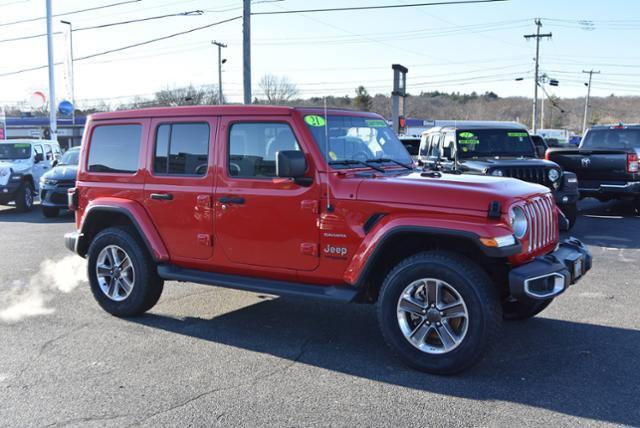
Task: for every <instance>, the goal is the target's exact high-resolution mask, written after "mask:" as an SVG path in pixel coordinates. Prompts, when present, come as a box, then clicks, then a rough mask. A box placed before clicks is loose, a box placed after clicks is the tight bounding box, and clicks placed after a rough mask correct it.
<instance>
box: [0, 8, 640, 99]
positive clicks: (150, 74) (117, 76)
mask: <svg viewBox="0 0 640 428" xmlns="http://www.w3.org/2000/svg"><path fill="white" fill-rule="evenodd" d="M122 1H125V0H53V7H54V13H58V14H59V13H65V12H70V11H76V10H80V9H86V8H90V7H94V6H101V5H108V4H113V3H119V2H122ZM416 2H418V0H405V1H395V2H394V1H393V0H375V1H366V0H343V1H338V0H323V1H322V2H314V1H309V0H306V1H303V0H284V1H280V2H268V1H264V0H262V1H259V0H255V1H254V3H255V4H254V6H253V11H254V12H266V11H283V10H297V9H311V8H329V7H345V6H359V5H374V4H375V5H386V4H401V3H416ZM241 6H242V1H241V0H217V1H214V0H182V1H176V0H140V1H138V2H133V3H130V4H123V5H120V6H114V7H109V8H105V9H101V10H95V11H89V12H83V13H77V14H73V15H68V16H65V17H58V18H54V27H55V30H56V31H62V29H63V25H62V24H60V22H59V21H60V19H67V20H69V21H71V22H72V23H73V25H74V27H75V28H82V27H88V26H95V25H100V24H108V23H114V22H119V21H126V20H131V19H136V18H145V17H154V16H158V15H165V14H172V13H178V12H187V11H195V10H203V11H205V13H204V14H203V15H201V16H180V17H171V18H165V19H158V20H151V21H147V22H141V23H134V24H128V25H121V26H113V27H108V28H104V29H94V30H84V31H76V32H74V50H75V55H74V56H75V57H76V58H80V57H83V56H87V55H91V54H93V53H98V52H103V51H105V50H110V49H114V48H119V47H122V46H126V45H129V44H134V43H138V42H143V41H145V40H149V39H153V38H157V37H162V36H166V35H169V34H172V33H176V32H180V31H184V30H188V29H190V28H194V27H198V26H203V25H206V24H209V23H213V22H217V21H220V20H224V19H228V18H233V17H235V16H238V15H240V14H241V13H242V8H241ZM44 13H45V0H0V40H5V39H8V38H15V37H20V36H29V35H37V34H41V33H43V32H45V31H46V23H45V20H37V21H34V22H30V23H23V24H17V25H4V24H7V23H11V22H13V21H18V20H22V19H28V18H37V17H40V16H44ZM535 17H541V18H542V22H543V27H542V31H543V32H545V33H546V32H552V33H553V38H552V39H551V40H543V41H542V42H541V70H542V71H543V72H546V73H548V75H549V76H550V77H552V78H556V79H558V80H559V81H560V86H559V87H557V88H549V91H550V92H551V93H554V94H556V95H558V96H562V97H575V96H583V95H584V93H585V87H584V81H585V79H586V76H585V75H583V74H582V70H585V69H591V68H594V69H596V70H600V71H601V72H602V74H600V75H598V76H595V78H594V84H593V94H594V95H610V94H611V93H615V94H616V95H625V94H626V95H640V82H639V79H638V78H639V77H640V71H638V67H640V54H639V53H638V42H639V41H640V2H639V1H630V0H607V1H602V0H580V1H579V0H511V1H507V2H503V3H492V4H475V5H474V4H470V5H442V6H429V7H413V8H402V9H385V10H369V11H352V12H325V13H306V14H302V13H297V14H286V15H260V16H253V18H252V54H253V58H252V66H253V86H254V89H253V90H254V96H255V95H257V96H260V94H259V88H258V85H257V82H258V81H259V79H260V77H261V76H262V75H263V74H265V73H273V74H277V75H286V76H288V77H289V78H290V79H291V80H293V81H294V82H295V83H296V84H297V85H298V88H299V89H300V92H301V95H302V96H304V97H307V96H312V95H316V96H321V95H350V96H353V94H354V88H355V87H356V86H357V85H360V84H362V85H364V86H365V87H366V88H367V89H368V90H369V92H370V93H389V92H390V91H391V77H392V71H391V64H392V63H400V64H403V65H405V66H407V67H408V68H409V74H408V81H407V88H408V91H409V92H410V93H415V94H417V93H420V92H421V91H432V90H439V91H447V92H451V91H459V92H471V91H477V92H484V91H493V92H496V93H497V94H498V95H500V96H508V95H523V96H531V95H532V92H533V79H532V76H533V57H534V52H535V43H534V42H533V41H526V40H525V39H524V38H523V35H524V34H529V33H533V32H535V25H534V21H533V20H534V18H535ZM55 39H56V43H55V57H56V61H63V60H64V57H65V54H66V52H65V51H66V49H65V44H64V41H63V40H64V39H63V37H62V36H61V35H57V36H55ZM211 40H218V41H222V42H224V43H227V44H228V46H229V47H228V48H227V49H224V50H223V52H224V57H225V58H226V59H227V63H226V64H225V65H224V71H223V87H224V91H225V95H226V96H227V98H228V99H230V100H231V101H234V102H238V101H241V100H242V22H241V20H236V21H232V22H229V23H225V24H222V25H218V26H214V27H211V28H208V29H204V30H200V31H195V32H192V33H191V34H188V35H183V36H179V37H175V38H172V39H168V40H164V41H160V42H157V43H152V44H148V45H145V46H141V47H136V48H132V49H128V50H124V51H120V52H116V53H112V54H107V55H102V56H99V57H95V58H91V59H86V60H79V61H76V62H75V83H76V85H75V88H76V98H77V100H78V104H79V105H80V106H82V105H87V104H91V103H93V102H94V101H95V100H96V99H105V100H106V101H107V102H110V103H117V102H119V101H126V100H127V99H128V98H130V97H132V96H136V95H138V96H143V97H144V96H150V95H152V94H153V92H155V91H157V90H159V89H162V88H166V87H179V86H184V85H188V84H194V85H202V84H212V83H214V84H215V83H217V80H218V75H217V50H216V49H215V48H214V46H212V45H211ZM0 58H1V60H0V74H2V73H7V72H12V71H15V70H20V69H23V68H29V67H33V66H39V65H43V64H46V58H47V52H46V38H44V37H39V38H34V39H29V40H23V41H17V42H0ZM56 74H57V79H56V82H57V83H56V88H57V91H58V98H59V99H61V98H64V97H65V96H66V94H65V93H64V92H65V91H64V82H63V80H62V79H63V74H64V73H63V67H62V66H59V67H56ZM518 77H523V78H524V80H523V81H515V79H516V78H518ZM47 88H48V84H47V71H46V69H43V70H39V71H33V72H28V73H23V74H19V75H14V76H5V77H0V103H3V104H5V103H15V102H20V101H25V100H27V99H28V98H29V96H30V94H31V93H33V92H34V91H36V90H43V91H46V90H47Z"/></svg>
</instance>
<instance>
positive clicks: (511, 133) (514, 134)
mask: <svg viewBox="0 0 640 428" xmlns="http://www.w3.org/2000/svg"><path fill="white" fill-rule="evenodd" d="M528 136H529V134H527V133H526V132H507V137H514V138H518V137H528Z"/></svg>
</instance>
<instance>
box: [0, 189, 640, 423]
mask: <svg viewBox="0 0 640 428" xmlns="http://www.w3.org/2000/svg"><path fill="white" fill-rule="evenodd" d="M72 229H73V223H72V218H71V217H70V216H65V217H61V218H59V219H56V220H53V221H52V220H49V219H44V218H43V216H42V214H41V212H40V210H39V209H36V210H35V211H34V212H31V213H29V214H19V213H16V212H15V211H14V209H13V208H9V207H7V208H3V209H2V210H0V237H1V239H0V254H2V257H0V314H3V312H2V310H3V309H6V307H7V305H9V304H16V303H20V304H22V307H21V308H19V310H17V312H12V313H7V312H6V311H5V312H4V320H3V319H2V317H1V315H0V425H1V426H11V427H19V426H101V427H102V426H128V425H136V426H137V425H143V426H158V425H180V426H212V425H218V424H220V425H233V426H236V425H243V426H255V425H269V426H309V425H321V426H326V425H332V426H346V425H355V424H357V425H358V426H409V425H414V426H426V425H429V426H434V425H454V426H469V425H474V426H494V425H500V426H507V425H508V426H523V425H536V426H538V425H552V426H575V425H577V424H581V425H601V424H624V425H636V426H638V425H640V369H639V368H640V293H639V289H640V218H639V217H637V216H635V215H634V213H633V211H632V209H631V208H630V207H629V206H627V205H625V204H621V203H606V204H603V203H598V202H595V201H584V202H583V203H582V204H581V216H580V219H579V223H578V225H577V226H576V228H575V229H574V230H573V231H572V234H573V235H575V236H577V237H578V238H580V239H582V240H583V241H584V242H585V243H587V244H588V245H589V247H590V248H591V250H592V252H593V255H594V268H593V270H592V271H591V272H590V274H589V275H588V277H586V278H585V279H584V280H583V281H582V282H580V283H579V284H578V285H576V286H574V287H572V288H571V289H570V290H569V291H567V292H566V293H565V294H564V295H563V296H561V297H559V298H558V299H557V300H556V301H555V302H554V303H553V304H552V305H551V306H550V307H549V308H548V309H547V310H546V311H544V312H543V313H542V314H541V315H540V316H538V317H536V318H534V319H531V320H528V321H525V322H512V323H505V329H504V335H503V338H502V340H501V341H500V343H498V344H497V346H496V347H495V349H494V350H493V352H492V353H491V354H490V355H489V356H488V358H487V359H486V360H485V361H484V362H482V363H481V364H479V365H478V366H476V367H474V368H473V369H472V370H470V371H467V372H465V373H463V374H461V375H458V376H455V377H438V376H431V375H426V374H422V373H419V372H416V371H413V370H411V369H408V368H406V367H405V366H403V365H402V364H401V363H400V362H399V361H398V360H396V359H395V358H394V357H392V355H391V354H390V353H389V352H388V350H387V348H386V346H385V345H384V343H383V340H382V338H381V336H380V334H379V332H378V327H377V321H376V318H375V313H374V308H373V307H369V306H363V305H343V304H335V303H323V302H316V301H299V300H290V299H282V298H276V297H272V296H263V295H258V294H252V293H246V292H239V291H233V290H226V289H222V288H217V287H208V286H201V285H194V284H178V283H168V284H166V285H165V291H164V294H163V296H162V298H161V300H160V302H159V304H158V305H157V306H156V307H155V308H154V309H153V310H152V311H151V312H150V313H149V314H147V315H146V316H143V317H141V318H136V319H129V320H123V319H118V318H114V317H112V316H110V315H108V314H107V313H105V312H103V311H102V310H101V309H100V308H99V307H98V305H97V304H96V303H95V302H94V300H93V297H92V296H91V293H90V291H89V288H88V285H87V283H86V282H84V281H75V280H74V278H73V272H74V271H76V270H79V271H80V272H81V273H83V272H82V263H81V259H80V258H77V260H76V259H74V258H73V256H70V253H68V252H67V251H66V250H65V249H64V248H63V245H62V239H61V237H62V235H63V233H65V232H67V231H70V230H72ZM47 259H50V260H54V261H57V262H58V263H57V264H48V265H44V267H41V263H42V262H43V261H45V260H47ZM60 260H62V262H60ZM52 269H53V270H54V273H53V274H57V273H58V272H55V270H56V269H57V270H59V271H60V272H59V274H60V275H66V276H71V277H72V278H71V279H69V278H67V280H65V281H62V282H60V283H59V284H58V283H57V282H56V281H55V278H52V276H51V275H52V273H51V270H52ZM43 270H44V271H45V273H43ZM52 283H55V284H57V285H56V286H54V285H52ZM34 289H35V291H34ZM2 305H5V306H4V307H3V306H2ZM28 314H32V315H33V316H26V315H28Z"/></svg>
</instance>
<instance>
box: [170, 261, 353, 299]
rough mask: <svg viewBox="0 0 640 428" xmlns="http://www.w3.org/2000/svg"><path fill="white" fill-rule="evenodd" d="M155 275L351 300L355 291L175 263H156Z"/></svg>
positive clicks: (245, 289)
mask: <svg viewBox="0 0 640 428" xmlns="http://www.w3.org/2000/svg"><path fill="white" fill-rule="evenodd" d="M158 275H160V277H161V278H162V279H165V280H168V281H184V282H195V283H198V284H205V285H215V286H218V287H225V288H234V289H237V290H244V291H253V292H257V293H266V294H275V295H277V296H292V297H311V298H315V299H326V300H337V301H340V302H351V301H353V300H354V299H355V298H356V295H357V293H358V290H357V289H355V288H351V287H348V286H325V285H308V284H300V283H297V282H288V281H278V280H273V279H263V278H253V277H249V276H238V275H227V274H221V273H214V272H206V271H201V270H195V269H184V268H181V267H178V266H174V265H167V264H162V265H158Z"/></svg>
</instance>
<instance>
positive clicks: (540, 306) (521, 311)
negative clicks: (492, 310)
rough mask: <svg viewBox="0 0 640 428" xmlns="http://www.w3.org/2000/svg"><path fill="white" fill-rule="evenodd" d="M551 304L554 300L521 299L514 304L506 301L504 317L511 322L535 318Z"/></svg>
mask: <svg viewBox="0 0 640 428" xmlns="http://www.w3.org/2000/svg"><path fill="white" fill-rule="evenodd" d="M551 302H553V299H545V300H535V299H521V300H517V301H513V302H510V301H505V302H503V303H502V317H503V318H504V319H505V320H509V321H518V320H526V319H529V318H533V317H535V316H536V315H538V314H539V313H540V312H542V311H544V310H545V309H546V308H547V306H549V305H550V304H551Z"/></svg>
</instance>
